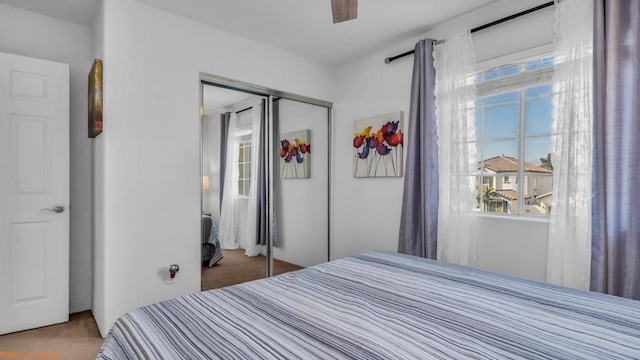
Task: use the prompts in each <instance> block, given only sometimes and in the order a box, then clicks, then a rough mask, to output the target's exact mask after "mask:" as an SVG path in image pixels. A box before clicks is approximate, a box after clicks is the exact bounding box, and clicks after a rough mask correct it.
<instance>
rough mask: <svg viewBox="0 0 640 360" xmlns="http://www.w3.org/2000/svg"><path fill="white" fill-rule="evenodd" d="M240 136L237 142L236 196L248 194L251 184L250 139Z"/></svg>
mask: <svg viewBox="0 0 640 360" xmlns="http://www.w3.org/2000/svg"><path fill="white" fill-rule="evenodd" d="M246 138H248V137H245V138H242V139H241V140H240V141H239V142H238V196H241V197H246V196H249V185H251V140H247V139H246Z"/></svg>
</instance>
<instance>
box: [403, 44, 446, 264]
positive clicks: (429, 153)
mask: <svg viewBox="0 0 640 360" xmlns="http://www.w3.org/2000/svg"><path fill="white" fill-rule="evenodd" d="M432 49H433V40H429V39H425V40H420V41H419V42H418V43H417V44H416V46H415V55H414V63H413V80H412V82H411V109H410V111H409V125H408V127H407V129H406V138H407V141H406V142H405V145H406V146H407V147H406V149H407V165H406V170H405V177H404V195H403V197H402V217H401V220H400V238H399V241H398V252H400V253H405V254H410V255H415V256H421V257H425V258H429V259H436V257H437V254H438V248H437V236H438V138H437V128H436V106H435V95H434V89H435V75H436V74H435V68H434V67H433V56H432V51H433V50H432Z"/></svg>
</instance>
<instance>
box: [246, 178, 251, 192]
mask: <svg viewBox="0 0 640 360" xmlns="http://www.w3.org/2000/svg"><path fill="white" fill-rule="evenodd" d="M250 185H251V180H245V182H244V194H245V195H249V186H250Z"/></svg>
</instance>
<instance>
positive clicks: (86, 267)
mask: <svg viewBox="0 0 640 360" xmlns="http://www.w3.org/2000/svg"><path fill="white" fill-rule="evenodd" d="M0 51H2V52H6V53H13V54H18V55H24V56H29V57H34V58H39V59H45V60H51V61H57V62H61V63H66V64H69V66H70V77H71V79H70V90H71V94H70V95H71V96H70V98H71V112H70V115H71V119H70V132H71V133H70V146H71V164H70V165H71V184H70V186H71V193H70V194H71V196H70V197H71V198H70V204H68V207H69V211H70V254H69V255H70V257H69V258H70V269H69V270H70V273H69V284H70V288H69V292H70V294H69V301H70V303H69V311H70V312H72V313H74V312H78V311H83V310H87V309H89V308H90V307H91V140H90V139H89V138H88V137H87V120H86V117H87V74H88V73H89V69H90V68H91V56H90V55H91V54H90V32H89V28H87V27H84V26H80V25H75V24H71V23H68V22H64V21H61V20H57V19H54V18H51V17H48V16H43V15H40V14H36V13H32V12H29V11H25V10H21V9H17V8H14V7H10V6H7V5H1V4H0Z"/></svg>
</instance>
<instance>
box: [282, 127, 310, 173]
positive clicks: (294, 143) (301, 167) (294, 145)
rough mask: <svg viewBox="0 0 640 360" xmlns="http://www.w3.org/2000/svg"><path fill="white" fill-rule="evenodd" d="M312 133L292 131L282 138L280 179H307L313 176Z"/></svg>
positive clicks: (308, 131)
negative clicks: (311, 162)
mask: <svg viewBox="0 0 640 360" xmlns="http://www.w3.org/2000/svg"><path fill="white" fill-rule="evenodd" d="M310 138H311V131H310V130H309V129H305V130H298V131H292V132H289V133H286V134H282V135H281V136H280V178H281V179H306V178H309V177H310V175H311V164H310V163H309V161H310V159H311V143H310Z"/></svg>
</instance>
